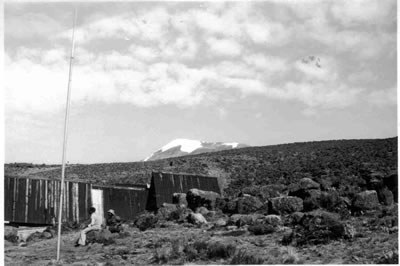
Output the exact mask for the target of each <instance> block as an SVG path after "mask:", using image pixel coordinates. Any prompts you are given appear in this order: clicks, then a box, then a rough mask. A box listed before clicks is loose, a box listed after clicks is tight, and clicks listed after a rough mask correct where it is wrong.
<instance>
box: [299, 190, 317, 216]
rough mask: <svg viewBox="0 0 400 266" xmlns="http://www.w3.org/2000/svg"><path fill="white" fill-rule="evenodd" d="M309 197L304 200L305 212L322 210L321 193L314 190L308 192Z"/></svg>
mask: <svg viewBox="0 0 400 266" xmlns="http://www.w3.org/2000/svg"><path fill="white" fill-rule="evenodd" d="M307 193H308V196H307V197H306V198H305V199H304V202H303V204H304V211H312V210H315V209H319V208H321V191H320V190H316V189H312V190H309V191H307Z"/></svg>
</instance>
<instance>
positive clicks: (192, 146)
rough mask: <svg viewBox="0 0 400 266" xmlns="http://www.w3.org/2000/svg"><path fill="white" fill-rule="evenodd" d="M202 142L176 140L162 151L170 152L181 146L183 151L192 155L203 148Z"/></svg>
mask: <svg viewBox="0 0 400 266" xmlns="http://www.w3.org/2000/svg"><path fill="white" fill-rule="evenodd" d="M201 144H202V142H201V141H199V140H191V139H175V140H173V141H171V142H169V143H168V144H166V145H164V146H163V147H162V148H161V151H166V150H169V149H171V148H173V147H177V146H181V151H183V152H188V153H191V152H192V151H194V150H196V149H198V148H201V147H202V145H201Z"/></svg>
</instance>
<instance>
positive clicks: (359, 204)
mask: <svg viewBox="0 0 400 266" xmlns="http://www.w3.org/2000/svg"><path fill="white" fill-rule="evenodd" d="M378 206H379V200H378V194H377V193H376V191H375V190H366V191H363V192H360V193H358V194H357V195H356V196H355V198H354V200H353V208H354V210H357V211H362V210H371V209H375V208H376V207H378Z"/></svg>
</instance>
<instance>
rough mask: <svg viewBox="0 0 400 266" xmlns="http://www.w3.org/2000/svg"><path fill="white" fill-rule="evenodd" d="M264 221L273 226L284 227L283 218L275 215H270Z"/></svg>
mask: <svg viewBox="0 0 400 266" xmlns="http://www.w3.org/2000/svg"><path fill="white" fill-rule="evenodd" d="M264 221H265V223H267V224H269V225H272V226H278V225H282V219H281V217H280V216H278V215H275V214H270V215H267V216H265V218H264Z"/></svg>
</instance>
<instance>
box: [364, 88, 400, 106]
mask: <svg viewBox="0 0 400 266" xmlns="http://www.w3.org/2000/svg"><path fill="white" fill-rule="evenodd" d="M367 100H368V101H369V102H371V103H372V104H375V105H378V106H393V105H396V104H397V88H396V87H392V88H388V89H383V90H374V91H372V92H370V93H369V94H368V95H367Z"/></svg>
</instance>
